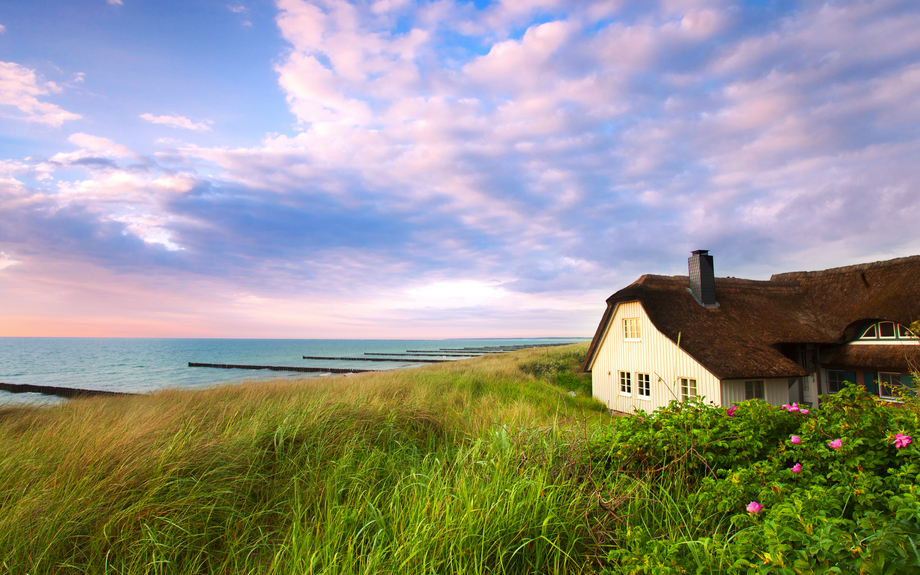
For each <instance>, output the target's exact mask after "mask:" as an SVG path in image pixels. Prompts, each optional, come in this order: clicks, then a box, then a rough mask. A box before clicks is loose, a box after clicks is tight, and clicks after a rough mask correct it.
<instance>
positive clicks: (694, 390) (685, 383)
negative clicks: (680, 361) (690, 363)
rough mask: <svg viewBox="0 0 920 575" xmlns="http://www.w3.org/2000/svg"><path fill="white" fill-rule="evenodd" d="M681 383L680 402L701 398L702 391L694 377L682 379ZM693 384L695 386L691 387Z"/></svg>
mask: <svg viewBox="0 0 920 575" xmlns="http://www.w3.org/2000/svg"><path fill="white" fill-rule="evenodd" d="M679 381H680V400H681V401H687V400H688V399H690V398H691V397H699V396H700V391H699V387H698V384H697V382H696V380H695V379H693V378H692V377H681V378H679ZM690 382H693V385H690Z"/></svg>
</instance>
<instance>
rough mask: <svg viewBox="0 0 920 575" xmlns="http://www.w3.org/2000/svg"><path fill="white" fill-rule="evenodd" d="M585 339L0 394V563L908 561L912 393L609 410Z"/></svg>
mask: <svg viewBox="0 0 920 575" xmlns="http://www.w3.org/2000/svg"><path fill="white" fill-rule="evenodd" d="M585 351H586V345H584V344H582V345H575V346H567V347H563V348H555V349H542V350H527V351H521V352H515V353H512V354H506V355H501V356H486V357H481V358H476V359H471V360H464V361H462V362H455V363H448V364H439V365H435V366H431V367H423V368H419V369H408V370H401V371H394V372H384V373H368V374H361V375H357V376H351V377H339V378H330V379H308V380H301V381H291V380H284V381H273V382H253V383H248V384H242V385H228V386H223V387H218V388H215V389H211V390H207V391H183V392H179V391H166V392H161V393H157V394H154V395H151V396H142V397H125V398H95V399H86V400H79V401H72V402H69V403H67V404H66V405H62V406H59V407H53V408H41V409H8V410H6V411H0V573H13V574H17V575H18V574H23V573H29V574H33V575H34V574H46V573H48V574H51V573H54V574H58V573H61V574H63V573H66V574H70V573H93V574H105V573H113V574H114V573H119V574H121V573H145V574H148V573H149V574H160V573H162V574H179V573H183V574H184V573H188V574H191V573H234V574H236V573H253V574H255V573H258V574H263V573H269V574H286V573H291V574H294V573H296V574H311V573H315V574H319V573H328V574H339V573H342V574H352V573H354V574H358V573H367V574H371V573H406V574H416V573H422V574H428V573H430V574H435V573H437V574H448V573H456V574H460V573H463V574H466V573H472V574H484V573H520V574H524V573H581V572H587V573H602V574H606V573H610V574H614V573H617V574H620V573H622V574H626V573H630V574H632V573H644V574H650V575H651V574H659V573H669V574H675V575H676V574H688V575H689V574H696V575H700V574H717V573H718V574H721V573H739V574H740V573H745V574H754V573H757V574H763V575H767V574H774V573H784V574H785V573H788V574H794V573H842V574H853V575H856V574H862V573H880V574H882V573H884V574H896V573H914V572H920V551H918V549H920V449H918V444H920V402H918V401H917V400H916V399H915V398H909V397H907V398H905V402H904V403H903V404H900V405H899V406H897V407H892V406H891V404H888V403H886V402H883V401H881V400H879V399H878V398H877V397H872V396H870V395H869V394H867V393H866V392H865V390H862V389H859V388H857V387H855V386H850V387H848V388H847V389H845V390H843V391H841V392H840V393H838V394H836V395H834V396H832V397H828V398H825V401H823V403H822V405H821V406H820V407H819V408H815V409H812V410H810V411H811V413H808V414H805V413H803V412H793V411H786V410H782V409H778V408H775V407H772V406H769V405H767V404H765V403H764V402H760V401H756V400H754V401H749V402H743V403H741V404H740V405H738V406H737V407H736V408H733V410H732V411H726V409H724V408H721V407H715V406H712V405H709V404H708V402H707V401H706V400H705V399H703V400H700V401H690V402H687V403H683V404H679V403H677V402H673V403H672V404H671V405H670V406H668V407H667V408H666V409H662V410H659V411H657V412H656V413H654V414H643V413H637V414H636V415H635V416H627V417H622V418H617V419H614V418H611V417H610V416H608V415H606V414H605V413H604V411H603V406H602V405H601V404H600V403H598V402H596V401H594V400H593V399H591V398H590V385H589V382H588V379H587V376H585V375H582V374H578V373H577V370H578V365H579V364H580V360H581V359H582V358H583V357H584V354H585ZM918 381H920V380H918ZM572 392H574V393H572ZM793 438H795V440H794V441H793ZM910 438H913V440H912V441H911V442H910V443H905V442H906V441H907V440H908V439H910ZM835 445H836V447H834V446H835ZM793 466H797V467H795V468H793ZM753 501H756V502H758V503H757V505H760V506H762V508H761V509H757V510H755V511H750V509H751V502H753Z"/></svg>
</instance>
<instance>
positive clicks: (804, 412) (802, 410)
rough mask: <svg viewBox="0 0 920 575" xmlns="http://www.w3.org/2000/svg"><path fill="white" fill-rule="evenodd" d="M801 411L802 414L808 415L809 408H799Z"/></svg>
mask: <svg viewBox="0 0 920 575" xmlns="http://www.w3.org/2000/svg"><path fill="white" fill-rule="evenodd" d="M799 413H801V414H802V415H808V410H807V409H800V410H799Z"/></svg>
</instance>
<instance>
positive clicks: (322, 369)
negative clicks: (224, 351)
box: [188, 361, 378, 373]
mask: <svg viewBox="0 0 920 575" xmlns="http://www.w3.org/2000/svg"><path fill="white" fill-rule="evenodd" d="M188 366H189V367H216V368H218V369H270V370H272V371H299V372H303V373H364V372H368V371H378V370H376V369H342V368H337V367H297V366H283V365H235V364H230V363H195V362H192V361H190V362H188Z"/></svg>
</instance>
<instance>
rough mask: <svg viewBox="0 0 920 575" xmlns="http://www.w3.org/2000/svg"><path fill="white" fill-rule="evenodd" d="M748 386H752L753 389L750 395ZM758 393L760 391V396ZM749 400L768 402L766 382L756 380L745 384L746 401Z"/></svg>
mask: <svg viewBox="0 0 920 575" xmlns="http://www.w3.org/2000/svg"><path fill="white" fill-rule="evenodd" d="M748 384H750V388H751V390H750V393H748ZM758 391H760V395H759V396H758V395H757V392H758ZM748 396H750V397H748ZM749 399H760V400H763V401H766V400H767V390H766V388H765V386H764V380H762V379H755V380H751V381H745V382H744V400H745V401H747V400H749Z"/></svg>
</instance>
